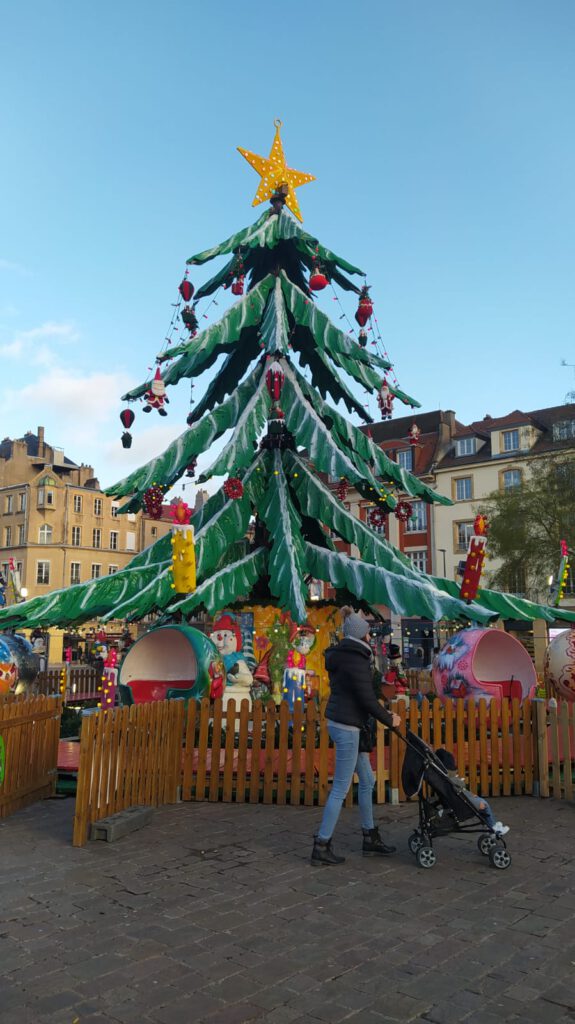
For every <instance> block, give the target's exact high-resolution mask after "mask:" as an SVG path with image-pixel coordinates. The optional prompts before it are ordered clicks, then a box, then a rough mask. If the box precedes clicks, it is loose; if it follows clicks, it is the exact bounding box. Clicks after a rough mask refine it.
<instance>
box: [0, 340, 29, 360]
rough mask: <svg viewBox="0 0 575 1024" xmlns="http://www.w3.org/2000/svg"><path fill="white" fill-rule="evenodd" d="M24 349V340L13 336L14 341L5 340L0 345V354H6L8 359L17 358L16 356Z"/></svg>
mask: <svg viewBox="0 0 575 1024" xmlns="http://www.w3.org/2000/svg"><path fill="white" fill-rule="evenodd" d="M23 350H24V342H23V341H22V339H21V338H15V339H14V341H9V342H7V344H6V345H0V356H6V358H8V359H17V358H18V356H21V355H22V352H23Z"/></svg>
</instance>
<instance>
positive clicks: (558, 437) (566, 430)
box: [553, 420, 575, 441]
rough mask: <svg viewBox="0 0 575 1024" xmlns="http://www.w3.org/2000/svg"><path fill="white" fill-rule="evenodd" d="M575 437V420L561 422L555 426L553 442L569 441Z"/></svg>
mask: <svg viewBox="0 0 575 1024" xmlns="http://www.w3.org/2000/svg"><path fill="white" fill-rule="evenodd" d="M572 437H575V420H559V421H558V422H557V423H554V424H553V440H554V441H568V440H569V439H570V438H572Z"/></svg>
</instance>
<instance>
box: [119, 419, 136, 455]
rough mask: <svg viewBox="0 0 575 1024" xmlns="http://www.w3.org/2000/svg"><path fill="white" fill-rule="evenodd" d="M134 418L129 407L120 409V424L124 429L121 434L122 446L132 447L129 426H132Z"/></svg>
mask: <svg viewBox="0 0 575 1024" xmlns="http://www.w3.org/2000/svg"><path fill="white" fill-rule="evenodd" d="M134 419H135V416H134V413H133V412H132V410H131V409H122V411H121V413H120V420H121V423H122V426H123V427H124V428H125V429H124V433H123V434H122V447H123V448H131V447H132V435H131V434H130V427H131V426H132V423H133V422H134Z"/></svg>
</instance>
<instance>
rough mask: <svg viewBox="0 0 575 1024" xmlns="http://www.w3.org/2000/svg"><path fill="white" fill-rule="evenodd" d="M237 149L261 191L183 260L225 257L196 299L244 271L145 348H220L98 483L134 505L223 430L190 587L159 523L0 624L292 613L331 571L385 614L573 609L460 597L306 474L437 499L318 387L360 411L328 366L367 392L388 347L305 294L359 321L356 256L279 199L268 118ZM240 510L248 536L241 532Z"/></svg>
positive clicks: (190, 352) (365, 303) (169, 372)
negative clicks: (240, 606)
mask: <svg viewBox="0 0 575 1024" xmlns="http://www.w3.org/2000/svg"><path fill="white" fill-rule="evenodd" d="M242 153H244V155H245V156H246V157H247V158H248V159H249V161H250V163H252V165H253V166H254V167H255V168H256V169H257V170H258V171H259V173H260V175H261V178H262V180H261V184H260V188H259V189H258V193H257V194H256V200H255V202H259V201H261V200H262V199H268V198H269V199H270V200H271V206H270V207H269V208H267V209H266V210H265V212H264V213H263V214H262V215H261V216H260V217H259V219H258V220H257V221H256V222H255V224H253V225H252V226H251V227H248V228H246V229H244V230H243V231H239V232H238V233H237V234H235V235H232V236H231V238H228V239H227V240H226V241H224V242H221V243H220V244H219V245H216V246H214V247H213V248H212V249H208V250H206V251H204V252H201V253H199V254H198V255H196V256H193V257H191V259H190V260H188V263H189V264H190V265H193V266H200V265H202V264H204V263H207V262H208V261H209V260H212V259H214V258H215V257H218V256H222V255H228V256H229V257H230V259H229V261H228V262H227V263H226V265H225V266H224V267H223V269H221V270H220V271H219V272H218V273H217V274H216V275H215V276H214V277H212V278H211V279H210V280H209V281H208V282H207V283H206V284H204V285H203V287H201V288H200V289H199V291H198V292H196V294H195V301H196V302H197V301H198V300H199V299H201V298H202V297H205V296H208V295H211V294H213V293H214V292H215V290H216V289H217V288H219V287H220V286H221V285H222V284H224V283H229V282H230V281H231V280H233V279H235V280H236V282H237V281H238V280H239V279H240V278H241V281H242V283H243V279H244V277H245V279H246V283H247V291H246V294H245V295H243V296H242V297H241V298H240V299H239V300H238V301H237V302H236V303H235V304H234V305H233V306H231V308H230V309H229V310H228V311H227V312H226V313H225V314H224V315H223V317H222V318H221V319H220V320H219V321H218V322H217V323H214V324H212V325H211V326H209V327H207V328H206V329H205V330H203V331H201V332H199V333H195V327H196V321H195V315H194V313H193V309H191V308H190V309H188V311H187V322H188V325H189V326H190V328H191V333H192V335H193V336H192V337H191V338H190V340H189V341H188V342H186V343H184V344H180V345H178V346H177V347H173V348H171V349H168V350H167V351H165V352H164V353H163V354H162V356H161V357H160V363H161V364H162V365H164V364H165V363H166V362H168V361H169V366H168V368H167V369H166V370H165V372H163V374H162V377H163V381H164V383H165V384H166V385H173V384H176V383H177V382H178V381H180V380H182V378H194V377H197V376H198V375H199V374H201V373H203V372H204V371H205V370H207V369H209V368H210V367H211V366H212V365H213V364H214V362H215V361H216V359H217V358H218V356H220V355H221V354H225V355H226V359H225V360H224V362H223V364H222V366H221V369H220V370H219V371H218V372H217V373H216V374H215V375H214V377H213V379H212V380H211V383H210V384H209V387H208V389H207V391H206V393H205V395H204V397H203V398H202V399H201V401H200V402H199V404H198V405H197V406H196V407H195V409H194V411H193V412H192V413H191V415H190V416H189V417H188V428H187V429H186V430H185V431H184V432H183V433H182V434H181V435H180V437H178V438H177V440H176V441H174V442H173V444H171V445H170V446H169V447H168V449H167V450H166V451H165V452H164V453H163V454H162V455H160V456H159V457H158V458H155V459H152V460H151V461H150V462H149V463H147V464H146V465H145V466H143V467H142V468H140V469H138V470H136V471H135V472H133V473H131V474H130V475H129V476H127V477H126V478H125V479H124V480H122V481H120V482H119V483H118V484H116V485H115V486H114V487H111V488H109V490H108V492H107V493H108V494H110V495H112V496H114V497H115V498H125V499H126V501H125V503H124V504H123V506H122V508H121V509H120V512H121V513H122V512H124V513H127V512H134V511H136V510H138V509H140V508H141V507H142V504H143V502H144V498H145V496H146V495H149V493H150V488H153V487H156V488H157V487H160V486H161V487H162V488H168V487H170V486H172V485H173V484H174V483H176V481H177V480H179V479H180V478H181V477H182V476H183V475H184V474H185V472H186V470H187V468H188V467H189V466H190V464H191V463H193V462H194V460H196V459H197V457H198V456H200V455H201V454H203V453H205V452H206V451H207V450H208V449H209V448H210V446H211V445H212V444H213V442H215V441H216V440H217V439H218V438H220V437H221V436H222V435H223V434H225V433H226V432H227V431H229V430H231V431H232V433H231V436H230V438H229V440H228V441H227V443H226V444H225V447H224V448H223V450H222V451H221V452H220V454H218V455H217V457H216V458H215V459H214V461H213V462H212V464H211V466H210V467H209V469H208V470H206V471H205V472H204V473H203V475H202V477H200V482H201V481H207V480H209V479H210V478H212V477H216V476H224V477H227V480H226V483H225V484H224V486H223V487H222V488H221V489H220V490H219V491H218V492H217V493H216V494H214V495H213V496H212V497H210V498H209V500H208V501H207V502H206V503H205V504H204V505H203V506H202V507H201V508H200V509H199V511H198V512H196V514H195V515H194V516H193V518H192V524H193V526H194V528H195V544H196V569H197V586H196V589H195V590H194V591H193V592H192V593H189V594H185V595H182V594H178V593H177V592H176V591H175V589H174V582H173V573H172V571H171V566H172V546H171V543H170V537H169V536H168V537H163V538H161V539H160V540H158V541H157V542H156V543H155V544H153V545H152V546H151V547H150V548H148V549H147V550H146V551H144V552H143V553H142V554H140V555H138V556H136V557H135V558H134V559H133V560H132V562H131V563H130V564H129V566H128V567H127V568H126V569H124V570H122V571H120V572H118V573H116V575H114V576H111V577H106V578H103V579H99V580H92V581H89V582H87V583H83V584H77V585H76V586H73V587H70V588H68V589H66V590H63V591H58V592H56V593H53V594H49V595H47V596H46V597H41V598H34V599H32V600H30V601H28V602H25V603H24V604H21V605H17V606H13V607H10V608H7V609H4V610H1V611H0V627H2V626H39V625H60V626H64V625H67V624H71V623H75V624H78V623H81V622H83V621H86V620H88V619H92V618H94V617H95V616H99V617H101V618H102V619H104V620H107V619H111V618H115V619H117V618H124V619H128V620H134V619H138V618H141V617H142V616H144V615H146V614H148V613H150V612H153V611H157V612H163V613H166V614H170V613H172V612H173V613H176V612H180V613H183V614H185V615H192V614H193V613H194V612H196V611H197V610H199V609H205V610H207V611H208V612H209V613H214V612H216V611H218V610H219V609H222V608H224V607H226V606H229V605H230V604H233V603H236V602H240V601H243V600H245V601H246V602H249V603H251V604H253V603H254V601H257V600H263V601H266V603H269V602H270V601H271V602H274V603H276V604H277V605H278V606H279V607H281V608H282V609H284V610H286V611H289V612H290V613H291V616H292V618H293V620H294V621H295V622H303V621H304V620H305V619H306V616H307V611H306V602H307V600H308V583H309V581H310V580H311V579H312V578H315V579H320V580H324V581H326V582H329V583H331V585H332V586H333V587H334V588H335V591H336V595H337V600H338V601H340V602H342V603H343V602H344V601H345V602H349V601H350V599H351V600H352V601H355V602H356V603H358V602H363V603H367V604H370V605H380V606H381V605H387V606H388V607H390V608H391V609H392V610H394V611H395V612H397V613H398V614H400V615H417V616H422V617H426V618H429V619H431V620H438V619H442V618H446V619H461V620H464V621H469V620H470V619H471V620H474V621H476V622H479V623H485V622H488V621H490V620H491V619H492V618H494V617H496V616H497V615H499V614H501V615H505V616H508V617H510V618H515V619H518V618H523V619H533V618H537V617H544V618H547V619H549V620H552V619H554V618H556V617H561V618H565V619H573V620H575V615H574V614H570V613H567V612H562V611H559V610H558V609H550V608H546V607H541V606H539V605H536V604H533V603H531V602H529V601H524V600H520V599H518V598H515V597H513V596H510V595H503V594H498V593H496V592H493V591H487V590H480V591H479V593H478V596H477V599H476V600H475V601H474V602H472V603H466V602H465V601H462V600H460V598H459V587H458V585H457V584H456V583H454V582H451V581H448V580H443V579H438V578H435V577H431V576H428V575H426V574H424V573H421V572H418V571H417V570H416V569H415V568H414V567H413V566H412V564H411V562H410V560H409V559H408V558H407V557H406V556H404V555H403V554H401V553H400V552H399V551H398V550H396V549H395V548H394V547H393V546H392V545H391V544H390V543H389V542H388V541H386V540H385V538H384V537H383V536H381V535H380V534H379V533H378V532H376V531H375V530H373V529H371V527H370V526H369V525H366V524H365V523H363V522H361V521H359V520H358V519H357V518H356V517H355V516H353V515H352V514H351V513H350V512H349V511H348V510H347V509H346V508H345V506H344V504H343V503H342V501H340V500H339V499H338V497H337V496H336V495H335V494H334V493H333V492H332V490H331V489H330V488H329V487H328V486H327V485H326V484H325V483H324V482H323V481H322V478H321V476H320V475H319V474H322V475H323V476H329V477H331V478H332V479H333V478H337V479H341V478H343V479H345V481H346V482H347V483H348V484H349V485H352V486H353V487H355V488H356V490H357V491H358V492H359V494H360V495H361V496H362V497H363V498H364V499H367V500H368V501H370V502H374V503H375V504H376V505H379V506H380V507H381V508H382V509H386V510H387V511H389V512H392V511H393V510H394V509H395V508H396V506H397V503H398V500H399V499H398V495H408V496H413V497H417V498H420V499H422V500H424V501H426V502H429V503H431V502H443V503H447V504H449V502H448V500H447V499H445V498H443V497H440V496H439V495H438V494H436V493H435V492H434V491H433V490H431V489H430V488H429V487H428V486H426V485H425V484H423V483H422V482H421V481H420V480H418V479H417V478H416V477H415V476H413V475H411V474H410V473H408V472H406V471H405V470H404V469H402V468H400V466H399V465H398V464H397V463H396V462H394V461H392V460H391V459H389V458H388V457H387V456H386V455H385V454H384V452H383V451H382V450H381V449H380V448H378V447H377V446H376V445H375V444H374V443H373V442H372V441H371V439H370V437H369V436H367V435H366V433H364V432H363V431H362V430H360V429H359V427H358V426H355V425H353V424H352V423H351V422H350V421H349V420H348V419H347V418H346V417H345V416H344V415H342V413H341V412H339V411H337V409H335V408H334V406H333V404H331V403H330V402H329V401H328V399H327V396H328V394H329V395H330V396H331V399H332V400H333V401H334V402H335V403H340V402H341V403H343V404H344V405H345V407H346V408H347V409H348V411H349V412H350V413H352V414H356V415H357V416H358V417H359V418H360V419H363V420H364V421H365V422H369V421H370V417H369V416H368V415H367V413H366V411H365V408H364V406H363V404H362V402H361V401H360V400H359V399H358V398H357V397H356V396H355V395H354V394H353V392H352V390H350V387H348V385H347V383H346V382H345V380H344V379H343V378H342V376H341V374H340V371H341V370H343V371H344V372H345V373H346V375H348V377H351V378H353V379H354V380H355V381H356V382H357V383H358V384H360V385H361V386H362V387H363V388H364V389H366V390H367V391H369V392H371V393H379V392H380V390H381V388H382V382H383V381H384V375H385V372H386V370H388V369H389V363H387V362H386V361H385V360H384V359H383V358H381V357H380V356H376V355H373V354H371V352H370V351H369V350H368V349H367V348H365V347H362V346H361V345H360V344H358V343H357V342H356V341H355V340H353V339H352V338H351V337H350V336H349V334H346V333H344V332H342V331H341V330H340V329H339V328H338V327H337V326H335V325H334V324H333V323H331V322H330V320H329V318H328V317H327V316H326V314H325V313H323V312H322V311H321V310H320V309H319V308H318V307H317V306H316V305H315V303H314V302H313V299H312V293H311V291H310V286H309V285H310V282H309V280H308V275H312V277H313V279H314V280H313V281H312V282H311V283H312V284H314V283H315V284H316V285H318V284H322V283H323V281H326V280H331V281H333V282H336V283H337V284H339V285H340V286H341V287H342V288H343V289H345V290H347V291H351V292H355V293H357V294H358V295H359V297H360V306H359V308H358V313H359V312H360V311H361V310H363V313H362V315H361V316H359V317H358V320H360V321H361V320H362V319H364V320H365V319H367V317H368V316H369V313H370V310H371V303H370V300H369V294H368V291H367V289H366V288H365V285H364V282H363V281H360V283H359V284H356V283H354V281H353V280H352V278H356V277H357V276H358V275H360V276H361V277H363V275H362V272H361V271H360V270H359V269H358V268H357V267H355V266H353V265H352V264H350V263H348V262H347V261H346V260H344V259H341V258H340V257H339V256H336V255H335V253H333V252H331V251H330V250H329V249H328V248H326V247H325V246H324V245H322V244H321V243H320V242H319V241H318V240H317V239H316V238H313V237H312V236H311V235H309V234H307V233H306V232H305V231H304V230H303V229H302V228H301V227H300V225H299V224H298V222H297V220H296V219H295V218H294V216H293V215H292V213H290V212H288V210H287V209H286V204H287V206H288V207H290V208H291V210H292V211H293V213H294V214H295V215H296V216H297V217H298V218H299V217H300V214H299V207H298V204H297V200H296V198H295V193H294V188H295V187H297V186H298V185H299V184H302V183H303V182H304V181H307V180H311V176H309V175H303V174H300V173H299V172H296V171H292V170H290V169H289V168H287V166H286V164H285V160H284V156H283V150H282V146H281V141H280V138H279V127H278V128H277V130H276V138H275V140H274V145H273V147H272V151H271V153H270V157H269V158H268V159H265V158H262V157H257V156H254V155H253V154H250V153H246V152H244V151H242ZM189 290H190V289H188V291H189ZM235 290H236V293H237V292H238V291H241V290H242V289H241V288H236V289H235ZM184 319H185V316H184ZM385 386H386V389H387V388H389V390H390V391H391V393H392V394H394V395H395V396H396V397H397V398H398V399H399V400H401V401H402V402H404V403H405V404H408V405H411V406H415V405H417V404H418V403H417V402H415V400H414V399H411V398H410V397H409V396H408V395H405V394H404V393H403V392H401V391H399V389H397V388H394V387H392V386H391V385H390V384H389V383H388V382H386V385H385ZM151 394H152V393H151V390H150V382H149V381H147V382H146V383H143V384H142V385H140V386H139V387H137V388H135V389H134V390H133V391H131V392H130V393H129V394H128V395H126V396H124V397H125V398H126V399H127V400H130V401H135V400H138V399H141V398H143V397H144V396H145V401H147V402H150V395H151ZM152 397H153V396H152ZM156 407H160V406H156ZM250 526H251V534H252V536H253V538H254V539H253V542H252V543H251V545H247V543H245V542H244V539H245V538H246V536H247V535H248V533H249V532H250ZM334 538H341V539H342V540H344V541H346V542H348V543H350V544H354V545H356V546H357V548H358V550H359V553H360V555H359V557H358V558H353V557H350V556H349V555H346V554H343V553H341V552H339V551H338V550H337V549H336V545H335V543H334ZM238 542H244V543H242V544H239V543H238ZM238 547H239V548H240V549H241V550H240V552H239V554H238Z"/></svg>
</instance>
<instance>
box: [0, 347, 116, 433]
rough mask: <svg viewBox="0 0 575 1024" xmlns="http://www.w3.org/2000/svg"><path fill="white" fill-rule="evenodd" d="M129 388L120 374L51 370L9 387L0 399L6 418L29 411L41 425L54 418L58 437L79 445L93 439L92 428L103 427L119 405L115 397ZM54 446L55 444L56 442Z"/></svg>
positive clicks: (55, 368)
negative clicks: (38, 377) (16, 385)
mask: <svg viewBox="0 0 575 1024" xmlns="http://www.w3.org/2000/svg"><path fill="white" fill-rule="evenodd" d="M128 386H129V379H128V377H127V375H125V374H122V373H97V372H95V373H88V374H85V375H83V374H82V373H80V371H78V370H73V369H71V370H68V369H64V368H58V367H52V368H51V369H49V371H48V372H47V373H45V374H44V375H43V376H42V377H41V378H40V379H39V380H36V381H33V382H31V383H30V384H25V385H24V387H22V388H12V389H10V390H9V391H7V392H6V393H5V395H4V397H3V399H2V402H3V408H4V411H5V413H7V414H8V415H9V414H11V413H15V412H18V413H21V410H22V409H33V410H34V416H35V419H36V420H37V421H38V422H39V423H42V422H43V421H48V420H52V419H53V417H54V413H57V416H58V425H59V429H60V433H61V436H62V437H66V438H73V441H74V444H75V445H76V444H78V446H80V445H81V444H82V442H83V441H84V440H86V439H89V440H90V441H91V442H92V443H93V442H94V440H95V435H94V428H95V427H98V426H99V425H102V424H105V423H106V422H107V421H109V419H110V417H111V416H112V415H113V413H114V412H115V411H116V409H117V408H118V405H119V397H118V396H119V395H120V394H121V393H122V391H125V390H126V388H127V387H128ZM54 443H57V442H56V440H55V441H54Z"/></svg>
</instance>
